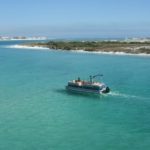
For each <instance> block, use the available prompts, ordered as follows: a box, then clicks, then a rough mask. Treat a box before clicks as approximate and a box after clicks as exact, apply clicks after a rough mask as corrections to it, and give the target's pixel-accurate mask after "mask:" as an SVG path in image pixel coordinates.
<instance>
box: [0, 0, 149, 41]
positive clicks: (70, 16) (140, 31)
mask: <svg viewBox="0 0 150 150" xmlns="http://www.w3.org/2000/svg"><path fill="white" fill-rule="evenodd" d="M0 35H8V36H14V35H15V36H16V35H21V36H49V37H52V38H53V37H145V36H147V37H148V36H149V37H150V0H0Z"/></svg>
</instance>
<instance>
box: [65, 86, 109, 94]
mask: <svg viewBox="0 0 150 150" xmlns="http://www.w3.org/2000/svg"><path fill="white" fill-rule="evenodd" d="M66 89H67V90H68V91H72V92H80V93H91V94H102V93H109V91H110V89H109V87H106V89H102V90H93V89H85V88H80V87H71V86H66Z"/></svg>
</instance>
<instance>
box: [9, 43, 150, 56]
mask: <svg viewBox="0 0 150 150" xmlns="http://www.w3.org/2000/svg"><path fill="white" fill-rule="evenodd" d="M7 48H17V49H29V50H46V51H61V52H63V51H65V52H74V53H86V54H103V55H120V56H148V57H150V54H147V53H136V54H134V53H126V52H122V51H120V52H114V51H109V52H106V51H85V50H82V49H81V50H64V49H50V48H48V47H44V46H29V45H10V46H7Z"/></svg>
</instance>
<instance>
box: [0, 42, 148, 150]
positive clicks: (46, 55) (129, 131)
mask: <svg viewBox="0 0 150 150" xmlns="http://www.w3.org/2000/svg"><path fill="white" fill-rule="evenodd" d="M18 43H21V41H12V42H10V41H7V42H2V41H1V42H0V150H12V149H13V150H33V149H35V150H149V149H150V142H149V141H150V57H145V56H118V55H102V54H101V55H100V54H88V53H74V52H64V51H42V50H30V49H15V48H9V47H8V46H9V45H13V44H18ZM97 73H102V74H104V77H103V79H102V80H103V81H104V82H105V83H107V84H108V85H109V87H110V88H111V92H110V94H108V95H101V96H93V95H84V94H74V93H67V92H66V91H65V85H66V84H67V82H68V80H71V79H74V78H77V77H78V76H80V77H81V78H84V79H88V77H89V75H91V74H97Z"/></svg>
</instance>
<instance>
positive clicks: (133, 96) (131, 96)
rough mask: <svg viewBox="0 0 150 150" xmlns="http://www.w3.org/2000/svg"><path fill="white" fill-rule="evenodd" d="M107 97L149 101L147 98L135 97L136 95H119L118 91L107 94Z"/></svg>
mask: <svg viewBox="0 0 150 150" xmlns="http://www.w3.org/2000/svg"><path fill="white" fill-rule="evenodd" d="M108 95H109V96H115V97H123V98H130V99H136V100H137V99H145V100H149V98H148V97H143V96H142V97H141V96H137V95H130V94H125V93H120V92H118V91H111V92H110V93H108Z"/></svg>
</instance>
